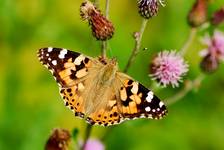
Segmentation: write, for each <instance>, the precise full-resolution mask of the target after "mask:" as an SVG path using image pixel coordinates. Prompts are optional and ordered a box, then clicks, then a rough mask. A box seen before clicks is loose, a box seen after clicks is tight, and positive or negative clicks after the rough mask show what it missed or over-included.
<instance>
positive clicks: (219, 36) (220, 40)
mask: <svg viewBox="0 0 224 150" xmlns="http://www.w3.org/2000/svg"><path fill="white" fill-rule="evenodd" d="M202 43H203V44H205V45H206V46H207V49H204V50H202V51H201V56H202V57H204V58H203V60H202V62H201V68H202V70H203V71H204V72H207V73H210V72H214V71H215V70H216V69H217V68H218V65H219V61H221V60H224V33H223V32H220V31H218V30H216V31H215V32H214V34H213V36H212V37H210V36H208V35H206V36H205V37H204V39H203V40H202Z"/></svg>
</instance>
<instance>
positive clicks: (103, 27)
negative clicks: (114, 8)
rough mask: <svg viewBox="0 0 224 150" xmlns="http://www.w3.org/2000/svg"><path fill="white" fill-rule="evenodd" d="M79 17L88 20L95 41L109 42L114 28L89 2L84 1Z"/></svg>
mask: <svg viewBox="0 0 224 150" xmlns="http://www.w3.org/2000/svg"><path fill="white" fill-rule="evenodd" d="M80 16H81V18H82V19H83V20H88V22H89V24H90V26H91V29H92V34H93V36H94V37H95V38H96V39H97V40H101V41H105V40H109V39H110V38H111V37H112V36H113V34H114V27H113V24H112V22H110V21H109V20H108V19H107V18H106V17H104V16H103V14H102V13H101V12H100V10H98V9H97V8H96V7H95V6H94V5H93V4H92V3H91V2H90V1H85V2H83V3H82V4H81V7H80Z"/></svg>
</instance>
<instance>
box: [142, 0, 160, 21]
mask: <svg viewBox="0 0 224 150" xmlns="http://www.w3.org/2000/svg"><path fill="white" fill-rule="evenodd" d="M159 5H162V6H164V1H163V0H139V1H138V8H139V14H140V15H141V16H142V17H144V18H146V19H149V18H151V17H153V16H155V15H157V13H158V11H159Z"/></svg>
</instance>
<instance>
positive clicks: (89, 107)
mask: <svg viewBox="0 0 224 150" xmlns="http://www.w3.org/2000/svg"><path fill="white" fill-rule="evenodd" d="M38 57H39V60H40V62H41V63H42V64H43V65H45V66H46V67H47V68H48V69H49V70H50V71H51V72H52V74H53V76H54V77H55V80H56V81H57V82H58V83H59V86H60V94H61V96H62V98H63V100H64V102H65V105H66V106H67V107H69V108H70V109H71V110H72V111H74V113H75V115H76V116H79V117H82V118H85V119H86V120H87V121H88V122H89V123H90V124H98V125H104V126H109V125H114V124H118V123H121V122H122V121H124V120H128V119H136V118H152V119H160V118H162V117H163V116H165V115H166V113H167V110H166V107H165V105H164V103H163V102H162V101H160V100H159V98H158V97H156V96H155V95H154V94H153V92H152V91H151V90H149V89H147V88H145V87H144V86H143V85H141V84H140V83H138V82H136V81H134V80H133V79H132V78H131V77H129V76H128V75H126V74H124V73H120V72H116V75H115V76H114V78H111V79H113V82H111V83H110V82H109V85H107V86H105V85H104V86H103V87H101V81H104V80H103V79H101V78H103V76H102V73H101V71H102V70H103V68H104V67H105V65H107V63H108V62H107V61H106V60H101V59H100V58H99V59H98V58H96V59H93V58H91V57H87V56H84V55H82V54H80V53H77V52H73V51H70V50H67V49H62V48H51V47H49V48H42V49H40V50H39V51H38ZM106 77H108V74H107V75H106ZM109 77H110V76H109ZM112 77H113V76H112ZM102 85H103V84H102Z"/></svg>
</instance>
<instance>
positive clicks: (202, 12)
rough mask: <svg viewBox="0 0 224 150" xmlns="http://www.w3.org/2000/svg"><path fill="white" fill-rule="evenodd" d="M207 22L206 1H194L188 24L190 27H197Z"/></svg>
mask: <svg viewBox="0 0 224 150" xmlns="http://www.w3.org/2000/svg"><path fill="white" fill-rule="evenodd" d="M206 21H207V0H196V2H195V3H194V5H193V7H192V9H191V11H190V13H189V14H188V23H189V25H190V26H192V27H198V26H200V25H202V24H203V23H205V22H206Z"/></svg>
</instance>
